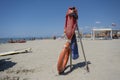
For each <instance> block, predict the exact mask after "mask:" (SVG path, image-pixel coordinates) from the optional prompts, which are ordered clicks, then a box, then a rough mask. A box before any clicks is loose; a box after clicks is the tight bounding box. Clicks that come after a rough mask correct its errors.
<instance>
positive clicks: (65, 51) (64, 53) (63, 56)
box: [57, 42, 70, 74]
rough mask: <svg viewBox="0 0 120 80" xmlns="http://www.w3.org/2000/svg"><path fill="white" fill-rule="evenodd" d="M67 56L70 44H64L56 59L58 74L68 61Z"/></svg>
mask: <svg viewBox="0 0 120 80" xmlns="http://www.w3.org/2000/svg"><path fill="white" fill-rule="evenodd" d="M69 54H70V43H69V42H66V43H65V46H64V48H63V50H62V51H61V53H60V56H59V58H58V64H57V70H58V74H60V73H61V72H63V71H64V69H65V67H66V65H67V62H68V59H69Z"/></svg>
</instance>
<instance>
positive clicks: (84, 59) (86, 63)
mask: <svg viewBox="0 0 120 80" xmlns="http://www.w3.org/2000/svg"><path fill="white" fill-rule="evenodd" d="M77 28H78V27H77ZM77 30H78V34H79V35H78V37H79V40H80V44H81V48H82V52H83V56H84V60H85V64H86V69H87V72H89V67H88V63H87V60H86V56H85V51H84V48H83V43H82V40H81V36H80V32H79V28H78V29H77Z"/></svg>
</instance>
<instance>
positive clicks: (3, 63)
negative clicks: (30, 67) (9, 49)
mask: <svg viewBox="0 0 120 80" xmlns="http://www.w3.org/2000/svg"><path fill="white" fill-rule="evenodd" d="M10 59H11V58H7V59H2V60H0V71H4V70H6V69H9V68H11V67H13V66H14V65H15V64H16V63H15V62H12V61H10Z"/></svg>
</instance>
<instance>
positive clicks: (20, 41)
mask: <svg viewBox="0 0 120 80" xmlns="http://www.w3.org/2000/svg"><path fill="white" fill-rule="evenodd" d="M8 43H26V40H10V41H8Z"/></svg>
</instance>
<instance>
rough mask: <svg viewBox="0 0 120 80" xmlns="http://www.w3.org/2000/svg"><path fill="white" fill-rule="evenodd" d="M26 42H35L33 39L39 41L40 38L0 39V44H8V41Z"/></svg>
mask: <svg viewBox="0 0 120 80" xmlns="http://www.w3.org/2000/svg"><path fill="white" fill-rule="evenodd" d="M11 39H12V40H14V41H15V40H26V41H28V40H35V39H41V38H35V37H33V38H31V37H25V38H0V44H5V43H8V41H10V40H11Z"/></svg>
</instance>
